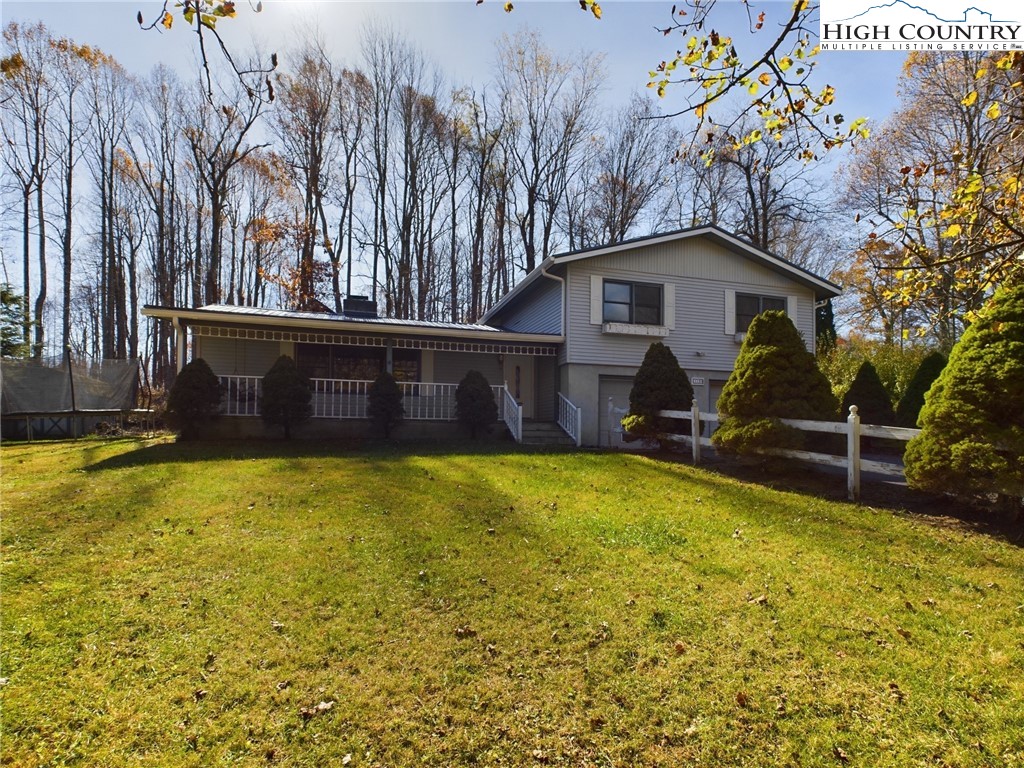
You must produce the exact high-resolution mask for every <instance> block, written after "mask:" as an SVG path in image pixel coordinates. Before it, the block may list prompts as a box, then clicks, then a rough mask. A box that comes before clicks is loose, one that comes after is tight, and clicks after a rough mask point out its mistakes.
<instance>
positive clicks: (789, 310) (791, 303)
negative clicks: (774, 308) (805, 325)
mask: <svg viewBox="0 0 1024 768" xmlns="http://www.w3.org/2000/svg"><path fill="white" fill-rule="evenodd" d="M796 307H797V298H796V296H787V297H786V314H787V315H789V319H790V320H792V321H793V325H796V312H797V309H796Z"/></svg>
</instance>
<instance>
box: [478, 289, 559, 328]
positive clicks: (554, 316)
mask: <svg viewBox="0 0 1024 768" xmlns="http://www.w3.org/2000/svg"><path fill="white" fill-rule="evenodd" d="M528 296H529V298H528V299H525V298H520V299H518V300H517V301H516V302H515V305H514V309H512V310H509V311H508V312H502V313H500V314H499V315H496V316H495V317H494V318H492V319H491V324H492V325H497V326H499V327H500V328H504V329H505V330H507V331H517V332H518V333H552V334H559V333H561V332H562V284H561V283H559V282H558V281H557V280H552V279H550V278H546V277H542V278H540V279H539V280H537V282H536V283H535V284H534V285H531V286H530V287H529V289H528Z"/></svg>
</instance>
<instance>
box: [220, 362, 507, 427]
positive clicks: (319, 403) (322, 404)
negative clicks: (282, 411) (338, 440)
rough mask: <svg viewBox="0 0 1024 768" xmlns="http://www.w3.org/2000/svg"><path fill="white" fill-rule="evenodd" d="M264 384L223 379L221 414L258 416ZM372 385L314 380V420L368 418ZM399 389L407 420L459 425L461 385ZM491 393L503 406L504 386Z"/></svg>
mask: <svg viewBox="0 0 1024 768" xmlns="http://www.w3.org/2000/svg"><path fill="white" fill-rule="evenodd" d="M262 380H263V379H262V377H260V376H221V377H220V382H221V386H222V387H223V388H224V397H223V400H222V401H221V413H223V414H224V415H226V416H258V415H259V414H260V409H259V398H260V395H261V394H262V388H261V383H262ZM372 383H373V382H371V381H363V380H357V379H310V388H311V389H312V394H313V398H312V400H311V405H312V406H313V418H314V419H365V418H367V416H366V398H367V395H368V394H369V390H370V384H372ZM398 386H399V388H400V389H401V390H402V407H403V408H405V418H407V419H410V420H412V421H455V390H456V389H457V388H458V386H459V385H458V384H433V383H421V382H399V384H398ZM491 391H492V392H493V393H494V401H495V402H496V403H499V404H501V403H502V398H503V396H504V393H505V387H504V385H497V386H492V387H491ZM513 402H514V401H513ZM520 423H521V420H520ZM510 429H511V427H510ZM521 433H522V430H521V428H520V434H521Z"/></svg>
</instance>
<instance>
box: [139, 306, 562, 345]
mask: <svg viewBox="0 0 1024 768" xmlns="http://www.w3.org/2000/svg"><path fill="white" fill-rule="evenodd" d="M142 314H143V315H145V316H146V317H155V318H160V319H165V320H171V321H174V322H177V323H182V322H183V323H186V324H195V323H226V324H231V325H241V326H258V327H261V328H279V329H289V330H294V329H300V330H308V331H328V332H358V333H379V334H383V335H387V336H432V337H435V338H446V339H448V338H450V339H458V340H460V341H481V342H502V341H505V342H514V343H520V344H559V343H561V342H562V341H564V339H565V337H564V336H561V335H558V334H548V333H518V332H516V331H506V330H503V329H501V328H495V327H494V326H491V325H481V324H472V323H442V322H435V321H430V320H396V319H393V318H376V317H374V318H371V317H351V316H348V315H343V314H342V315H325V314H321V313H316V312H293V311H290V310H284V309H261V308H259V307H240V306H234V305H228V304H209V305H207V306H205V307H199V308H196V309H188V308H185V307H161V306H154V305H151V304H147V305H146V306H145V307H143V309H142Z"/></svg>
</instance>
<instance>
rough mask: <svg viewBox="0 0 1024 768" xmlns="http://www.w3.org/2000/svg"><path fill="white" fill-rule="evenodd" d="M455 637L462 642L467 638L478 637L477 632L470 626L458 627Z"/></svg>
mask: <svg viewBox="0 0 1024 768" xmlns="http://www.w3.org/2000/svg"><path fill="white" fill-rule="evenodd" d="M455 636H456V637H457V638H459V639H460V640H462V639H464V638H467V637H476V630H475V629H473V628H472V627H470V626H469V624H467V625H466V626H464V627H456V628H455Z"/></svg>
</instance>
